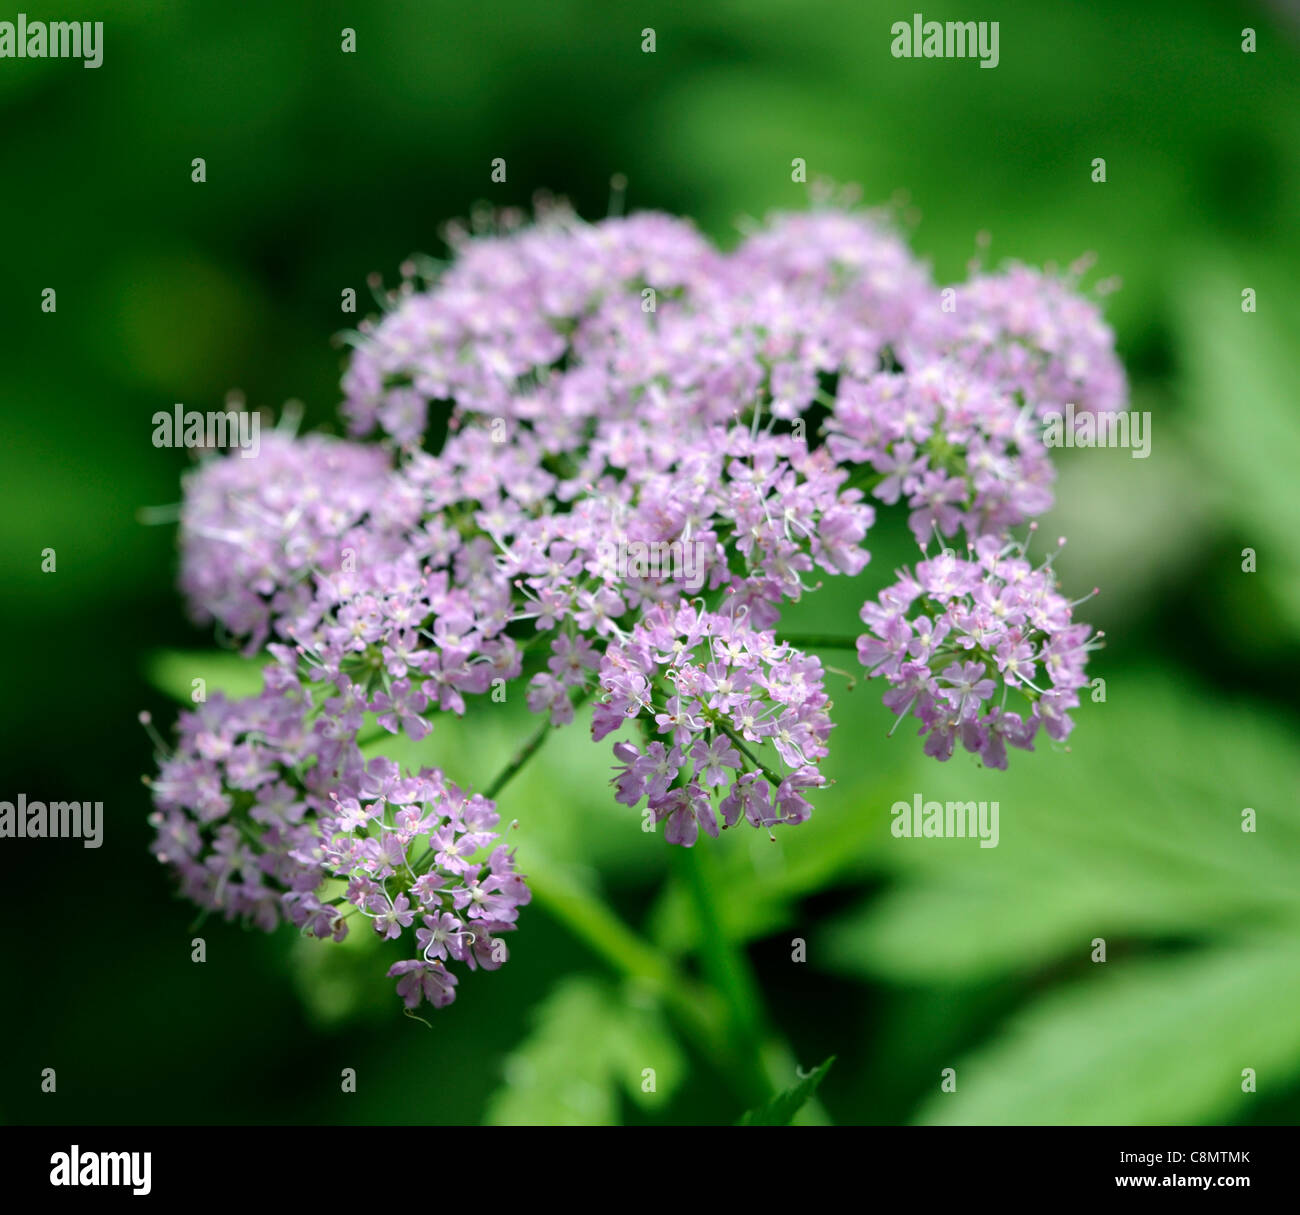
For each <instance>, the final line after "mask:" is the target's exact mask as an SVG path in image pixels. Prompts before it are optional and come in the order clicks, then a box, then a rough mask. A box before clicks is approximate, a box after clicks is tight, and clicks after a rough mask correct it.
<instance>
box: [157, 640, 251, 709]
mask: <svg viewBox="0 0 1300 1215" xmlns="http://www.w3.org/2000/svg"><path fill="white" fill-rule="evenodd" d="M265 665H266V659H265V658H263V657H258V658H245V657H243V656H242V655H240V654H231V653H225V652H222V651H220V650H156V651H155V652H154V653H153V654H151V655H150V657H149V660H148V663H147V665H146V668H145V678H146V679H147V680H148V682H149V683H150V684H151V685H152V686H153V687H155V688H157V689H158V691H160V692H162V693H164V694H165V695H167V696H170V697H171V698H172V699H173V700H178V701H180V702H181V703H182V704H187V705H188V704H193V703H194V691H195V686H194V680H196V679H202V680H203V681H204V684H205V685H206V686H205V689H204V693H205V695H206V696H211V695H212V693H213V692H221V693H223V694H224V695H226V696H228V697H229V698H230V699H231V700H242V699H243V698H244V697H247V696H256V695H257V694H258V693H259V692H260V691H261V690H262V668H263V667H264V666H265Z"/></svg>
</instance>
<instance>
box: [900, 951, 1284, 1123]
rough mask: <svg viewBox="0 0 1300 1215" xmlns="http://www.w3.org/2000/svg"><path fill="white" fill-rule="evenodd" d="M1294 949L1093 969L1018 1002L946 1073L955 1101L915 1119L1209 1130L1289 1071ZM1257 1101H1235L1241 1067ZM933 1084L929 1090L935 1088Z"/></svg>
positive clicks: (929, 1106) (931, 1106)
mask: <svg viewBox="0 0 1300 1215" xmlns="http://www.w3.org/2000/svg"><path fill="white" fill-rule="evenodd" d="M1298 1003H1300V941H1298V940H1297V939H1296V937H1295V936H1294V935H1293V934H1290V933H1286V934H1278V935H1276V936H1269V937H1262V938H1253V939H1244V940H1242V941H1239V942H1238V941H1234V942H1230V943H1227V942H1225V943H1224V944H1223V945H1222V946H1220V947H1217V948H1215V949H1207V950H1196V951H1193V952H1191V953H1189V954H1186V955H1183V956H1180V957H1174V958H1164V959H1159V960H1153V961H1143V962H1133V963H1117V962H1107V963H1099V964H1097V965H1096V966H1095V967H1094V968H1093V970H1092V972H1091V973H1090V976H1089V978H1088V979H1086V980H1084V981H1081V982H1077V983H1074V984H1071V985H1070V986H1069V987H1066V988H1063V989H1060V990H1057V991H1055V992H1053V993H1052V994H1050V995H1047V996H1044V997H1043V998H1042V999H1040V1000H1038V1001H1036V1002H1034V1003H1033V1004H1031V1005H1029V1007H1027V1008H1026V1009H1025V1010H1024V1011H1023V1012H1021V1013H1020V1014H1019V1015H1018V1016H1017V1017H1016V1018H1015V1019H1014V1020H1013V1021H1012V1023H1011V1024H1010V1026H1009V1027H1008V1029H1007V1031H1006V1033H1005V1034H1004V1035H1002V1036H1001V1037H999V1038H998V1039H997V1040H996V1041H995V1042H993V1043H992V1044H991V1045H989V1046H987V1047H985V1048H983V1049H980V1050H977V1051H976V1052H975V1053H974V1054H972V1055H971V1056H970V1057H969V1058H968V1059H964V1060H958V1061H956V1063H955V1065H954V1066H955V1070H956V1091H955V1092H950V1093H945V1092H936V1094H935V1095H934V1096H933V1097H932V1098H931V1099H930V1100H929V1101H928V1102H926V1104H925V1105H924V1106H923V1107H922V1108H921V1110H920V1111H919V1113H918V1115H917V1119H916V1120H917V1121H919V1122H923V1123H931V1124H933V1123H943V1124H948V1125H981V1126H983V1125H1009V1124H1010V1125H1019V1124H1050V1125H1112V1124H1124V1125H1144V1126H1145V1125H1159V1124H1175V1125H1181V1124H1186V1123H1199V1122H1209V1121H1218V1120H1221V1119H1223V1118H1225V1117H1227V1116H1229V1115H1231V1114H1236V1113H1238V1112H1239V1110H1240V1107H1241V1106H1243V1105H1245V1104H1246V1103H1248V1102H1251V1101H1257V1100H1260V1094H1264V1093H1266V1092H1270V1091H1271V1092H1274V1093H1276V1092H1278V1091H1279V1090H1280V1089H1281V1088H1282V1087H1284V1086H1285V1085H1286V1084H1288V1083H1289V1082H1290V1077H1292V1076H1294V1075H1295V1072H1296V1070H1297V1068H1300V1020H1297V1018H1296V1016H1295V1009H1296V1007H1297V1004H1298ZM1246 1068H1250V1069H1252V1070H1253V1072H1254V1075H1255V1077H1256V1083H1257V1084H1258V1087H1259V1094H1252V1093H1247V1092H1243V1091H1242V1085H1243V1069H1246ZM935 1087H936V1089H938V1079H937V1078H936V1082H935Z"/></svg>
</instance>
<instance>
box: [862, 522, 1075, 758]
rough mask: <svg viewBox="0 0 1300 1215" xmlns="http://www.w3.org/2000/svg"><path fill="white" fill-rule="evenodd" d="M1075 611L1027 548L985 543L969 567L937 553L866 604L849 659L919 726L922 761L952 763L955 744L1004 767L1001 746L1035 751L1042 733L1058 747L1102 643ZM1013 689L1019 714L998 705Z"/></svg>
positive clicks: (992, 540) (989, 539)
mask: <svg viewBox="0 0 1300 1215" xmlns="http://www.w3.org/2000/svg"><path fill="white" fill-rule="evenodd" d="M1062 543H1064V542H1062ZM1075 606H1076V605H1075V604H1072V603H1070V602H1068V601H1067V600H1066V599H1065V598H1064V597H1063V596H1062V595H1061V594H1060V592H1059V591H1058V590H1057V588H1056V581H1055V578H1054V576H1053V571H1052V565H1051V561H1050V559H1049V560H1047V561H1044V562H1043V563H1042V564H1041V565H1039V566H1038V567H1037V568H1034V567H1033V566H1031V564H1030V563H1029V561H1028V560H1027V559H1026V556H1025V546H1023V545H1021V546H1018V545H1014V544H1010V543H1006V542H1004V541H1003V540H1002V539H1001V538H999V537H996V536H982V537H981V538H980V539H979V540H977V541H975V542H974V543H973V544H972V546H971V553H970V559H967V560H963V559H962V558H960V557H958V556H957V555H956V554H955V553H953V552H952V550H950V549H945V550H943V551H942V552H941V553H939V555H937V556H935V557H931V558H929V559H928V560H925V561H922V562H919V563H918V564H917V566H916V570H915V572H908V571H901V572H900V574H899V579H898V581H897V582H895V583H894V584H893V585H891V586H888V587H886V588H885V589H884V590H883V591H881V592H880V595H879V597H878V600H877V601H876V602H875V603H871V602H868V603H866V604H864V605H863V608H862V620H863V623H864V624H866V626H867V628H868V629H869V630H870V631H869V632H868V633H865V634H863V635H862V636H861V637H859V638H858V658H859V660H860V661H861V662H862V665H863V666H865V667H866V668H867V670H868V671H869V672H870V673H871V674H872V675H878V676H880V677H882V678H883V679H884V680H885V681H886V682H887V683H888V684H889V688H890V690H889V691H888V692H887V693H886V694H885V704H886V705H887V706H888V707H889V708H890V709H891V710H893V712H894V713H896V714H897V715H898V717H899V719H900V720H901V719H902V718H903V717H904V716H906V715H907V714H908V713H909V712H910V713H912V714H913V716H915V717H916V718H917V719H918V720H919V721H920V723H921V728H920V730H919V731H918V733H920V734H922V735H924V736H925V753H926V754H927V755H931V756H933V757H934V758H935V759H940V760H946V759H950V758H951V757H952V753H953V747H954V744H955V743H956V741H957V740H958V739H960V740H961V743H962V746H964V747H965V748H966V750H968V751H972V752H975V753H976V754H978V755H979V756H980V758H981V759H982V760H983V761H984V763H985V764H987V765H988V766H989V767H990V768H1005V767H1006V766H1007V746H1008V744H1009V745H1011V746H1013V747H1020V748H1022V749H1023V750H1026V751H1032V750H1033V743H1034V736H1035V735H1036V734H1037V733H1038V730H1039V727H1040V726H1041V727H1042V729H1043V730H1044V731H1045V732H1046V733H1047V735H1048V736H1049V737H1050V738H1053V739H1055V740H1057V741H1058V742H1060V741H1064V740H1065V738H1067V737H1068V736H1069V733H1070V730H1071V729H1072V727H1073V723H1072V722H1071V720H1070V717H1069V710H1071V709H1074V708H1077V707H1078V704H1079V696H1078V691H1079V689H1080V688H1081V687H1083V686H1084V684H1085V683H1086V682H1087V680H1086V677H1085V675H1084V663H1085V661H1086V658H1087V654H1088V651H1089V650H1090V649H1091V648H1093V647H1094V646H1095V644H1096V642H1097V637H1099V636H1100V635H1099V634H1098V635H1097V636H1096V637H1095V636H1094V635H1093V632H1092V629H1091V628H1090V626H1088V625H1086V624H1076V623H1075V622H1074V620H1073V610H1074V607H1075ZM1012 692H1015V693H1016V694H1017V699H1016V701H1015V702H1014V703H1016V704H1017V705H1020V704H1022V703H1023V704H1024V705H1025V708H1024V710H1023V712H1016V711H1015V710H1014V709H1008V708H1007V698H1008V695H1009V694H1010V693H1012Z"/></svg>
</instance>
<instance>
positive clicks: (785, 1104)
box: [736, 1055, 835, 1126]
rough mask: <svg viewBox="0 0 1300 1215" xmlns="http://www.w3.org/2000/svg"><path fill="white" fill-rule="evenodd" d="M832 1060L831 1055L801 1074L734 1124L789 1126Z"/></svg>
mask: <svg viewBox="0 0 1300 1215" xmlns="http://www.w3.org/2000/svg"><path fill="white" fill-rule="evenodd" d="M834 1062H835V1056H834V1055H832V1056H831V1057H830V1058H829V1059H827V1060H826V1062H825V1063H823V1064H822V1065H821V1066H820V1067H818V1068H815V1069H814V1070H813V1071H811V1072H809V1073H808V1075H806V1076H801V1077H800V1078H799V1082H798V1083H797V1084H795V1085H794V1086H793V1087H791V1088H788V1089H786V1090H785V1092H783V1093H778V1094H777V1095H776V1096H775V1097H773V1098H772V1100H771V1101H769V1102H767V1104H766V1105H761V1106H759V1107H758V1108H757V1109H752V1110H747V1111H746V1112H745V1113H744V1114H743V1115H742V1116H741V1119H740V1121H739V1122H737V1123H736V1125H737V1126H789V1125H790V1123H791V1122H792V1121H793V1120H794V1116H795V1115H796V1114H797V1113H798V1112H799V1111H800V1110H801V1109H802V1108H803V1107H804V1105H805V1104H806V1103H807V1102H808V1101H810V1100H811V1099H812V1096H813V1094H814V1093H816V1091H817V1089H818V1087H819V1086H820V1084H821V1082H822V1081H823V1080H825V1079H826V1073H827V1072H828V1071H830V1070H831V1064H832V1063H834Z"/></svg>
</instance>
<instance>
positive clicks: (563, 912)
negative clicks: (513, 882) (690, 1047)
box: [528, 862, 729, 1059]
mask: <svg viewBox="0 0 1300 1215" xmlns="http://www.w3.org/2000/svg"><path fill="white" fill-rule="evenodd" d="M528 888H529V889H530V890H531V891H532V892H533V899H534V901H535V902H536V903H538V904H539V905H540V906H541V907H543V908H544V909H545V910H546V911H548V912H549V913H550V914H551V916H552V917H553V918H555V919H556V920H558V921H559V922H560V923H561V924H563V925H564V926H565V927H566V928H567V929H568V930H569V931H570V932H571V933H572V934H573V935H574V936H575V937H577V938H578V939H579V940H580V941H582V942H583V943H584V944H585V945H587V946H588V948H590V949H591V951H592V952H593V953H594V954H596V956H597V957H599V958H601V959H602V960H603V961H604V962H605V963H607V964H608V965H609V967H610V968H611V969H612V970H613V971H615V972H616V973H617V974H621V975H622V976H623V977H624V978H626V979H629V980H631V981H632V982H634V983H639V984H641V985H642V986H643V987H644V988H646V989H647V990H648V991H650V992H651V993H652V994H653V995H654V996H655V997H656V998H657V999H658V1000H659V1001H660V1002H661V1003H662V1004H663V1005H664V1006H665V1007H666V1008H668V1009H669V1011H670V1012H671V1013H672V1014H673V1015H674V1016H675V1017H676V1019H677V1020H678V1021H679V1022H680V1023H681V1025H682V1028H683V1029H684V1030H685V1031H686V1032H687V1034H688V1035H689V1036H690V1037H691V1039H692V1040H693V1041H694V1042H695V1044H696V1045H697V1046H698V1047H699V1048H700V1049H701V1050H702V1051H703V1052H704V1053H705V1054H706V1055H709V1056H712V1057H714V1058H717V1057H719V1055H721V1056H722V1057H723V1058H724V1059H725V1058H726V1056H727V1054H728V1053H729V1052H728V1044H727V1038H726V1031H725V1025H724V1020H723V1016H722V1010H721V1008H720V1006H719V1005H718V1001H717V999H716V996H715V995H714V993H712V992H709V991H707V990H706V989H703V988H701V987H700V986H699V985H698V984H696V983H694V982H693V981H692V980H691V979H689V978H688V977H687V976H685V975H683V974H681V973H680V972H679V971H678V970H677V968H676V967H675V966H674V965H673V964H672V963H671V962H670V961H669V960H668V959H667V958H666V957H664V955H663V954H662V953H660V952H659V951H658V950H657V949H655V948H654V947H653V946H652V945H650V944H648V943H647V942H645V941H643V940H642V939H641V938H640V937H639V936H638V935H637V934H636V933H635V932H633V931H632V929H631V928H629V927H628V926H627V925H626V924H624V923H623V921H622V920H621V919H619V917H618V915H617V914H616V913H615V912H614V911H613V910H612V909H611V908H610V907H609V906H608V905H607V904H606V903H605V902H603V901H602V900H601V899H600V898H598V897H597V896H596V895H594V894H591V893H590V892H588V891H586V890H584V889H582V887H581V886H579V885H578V884H576V883H573V882H569V881H566V880H564V879H562V878H561V877H560V876H559V875H558V874H555V873H550V874H546V873H540V874H539V872H538V866H537V864H536V863H535V862H530V863H529V865H528Z"/></svg>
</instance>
